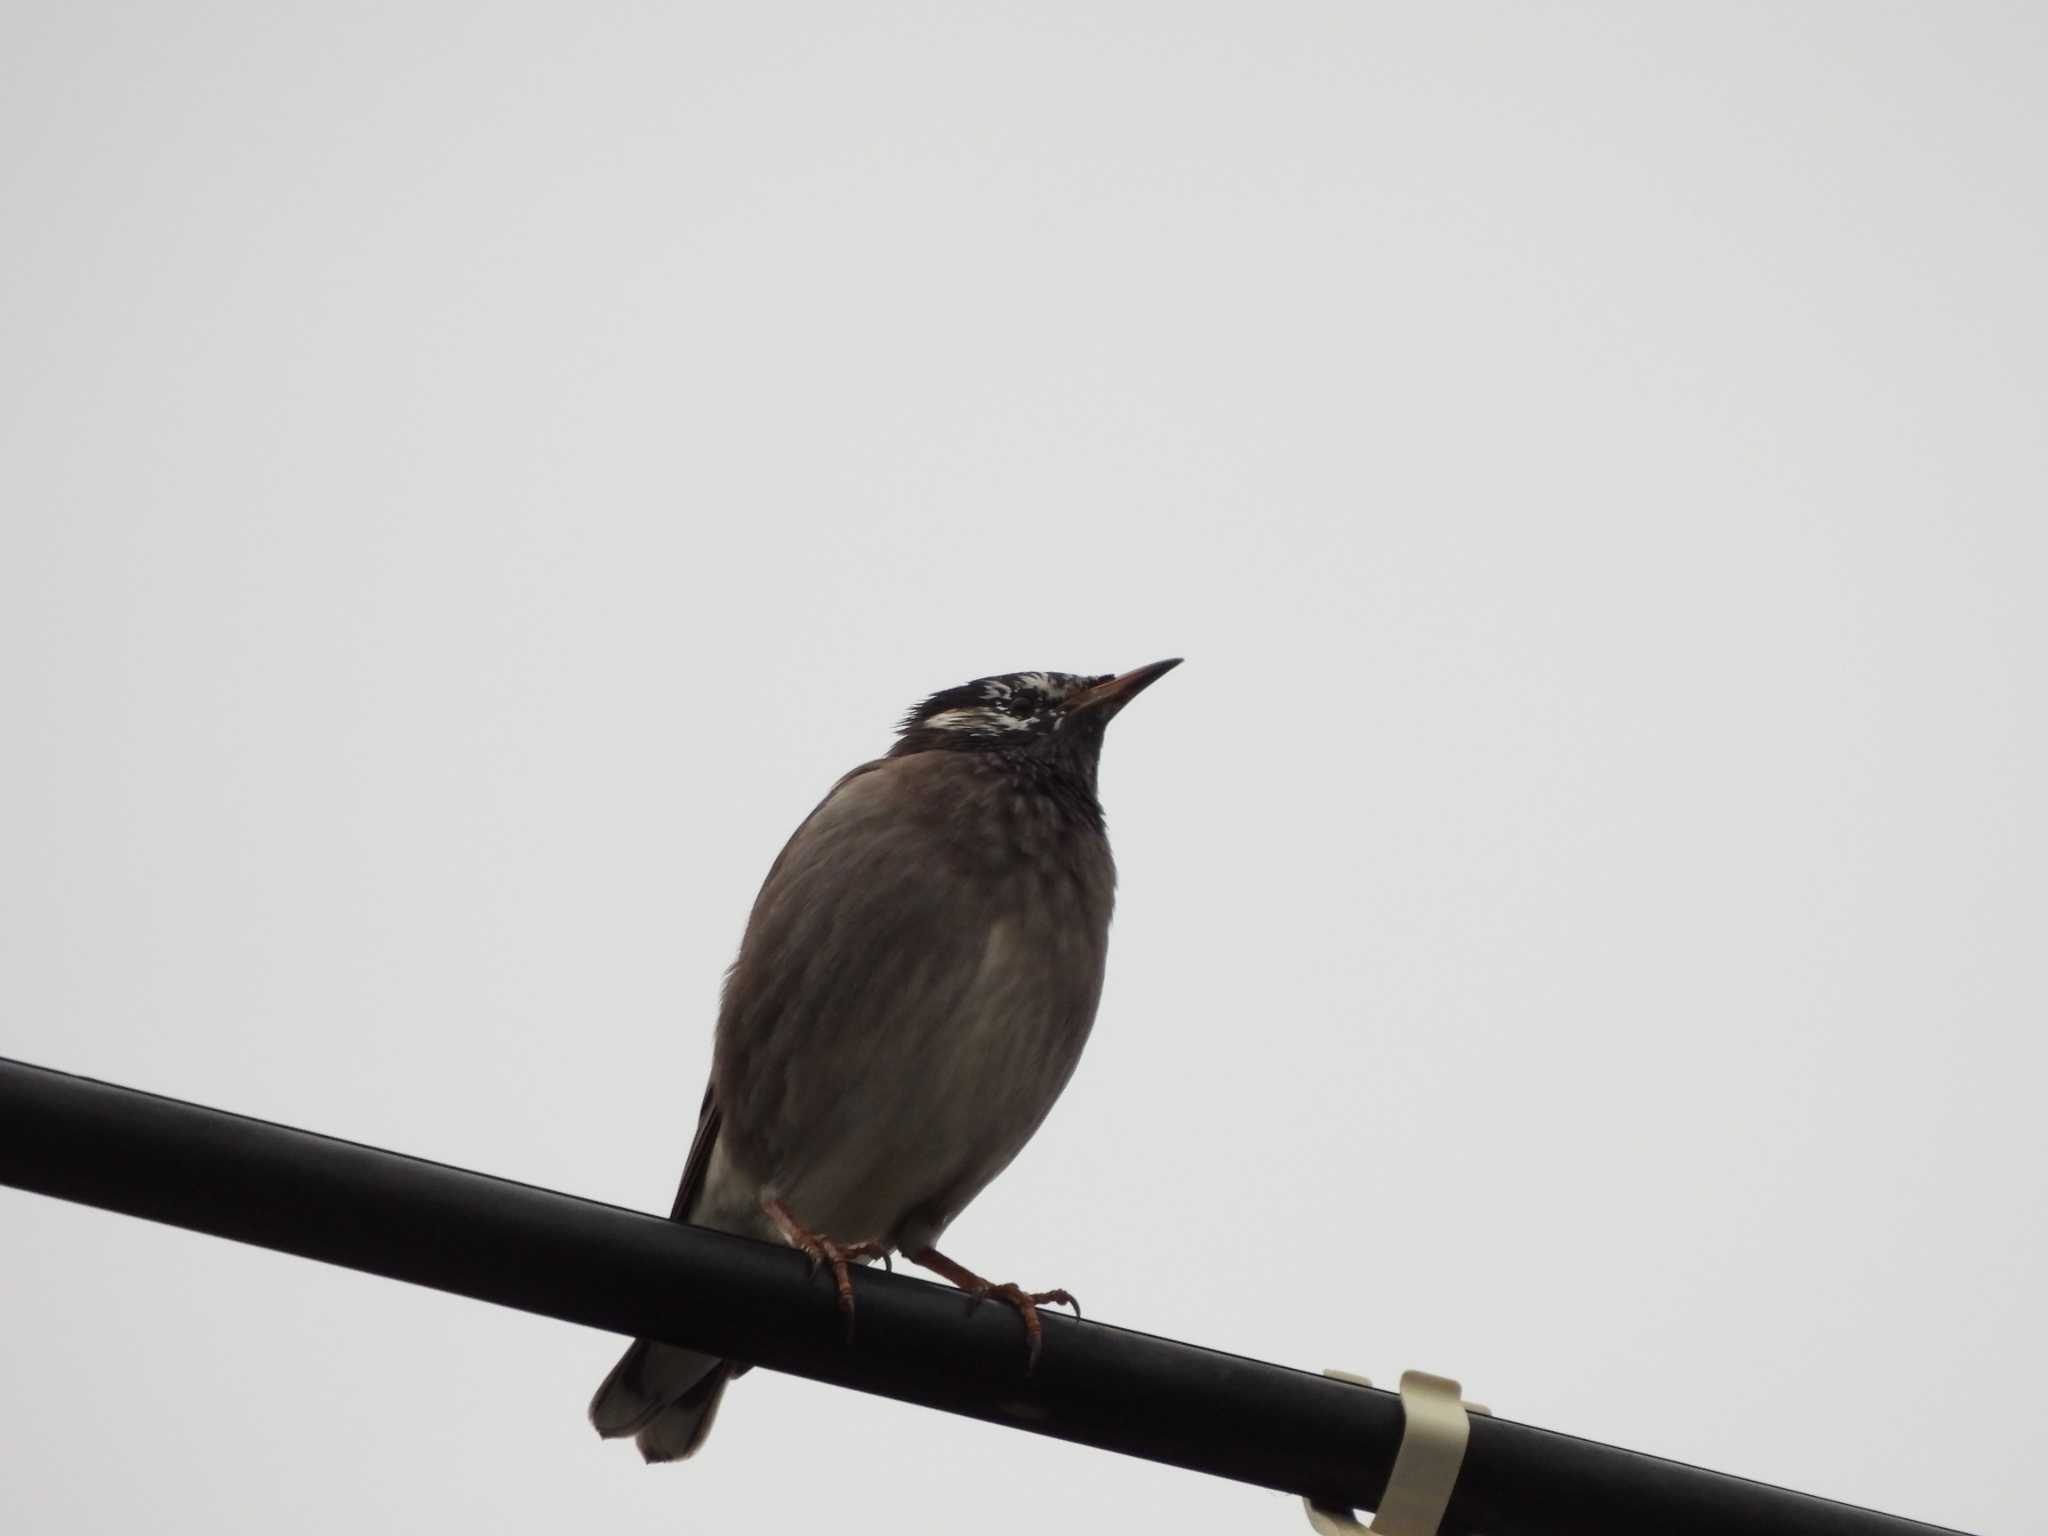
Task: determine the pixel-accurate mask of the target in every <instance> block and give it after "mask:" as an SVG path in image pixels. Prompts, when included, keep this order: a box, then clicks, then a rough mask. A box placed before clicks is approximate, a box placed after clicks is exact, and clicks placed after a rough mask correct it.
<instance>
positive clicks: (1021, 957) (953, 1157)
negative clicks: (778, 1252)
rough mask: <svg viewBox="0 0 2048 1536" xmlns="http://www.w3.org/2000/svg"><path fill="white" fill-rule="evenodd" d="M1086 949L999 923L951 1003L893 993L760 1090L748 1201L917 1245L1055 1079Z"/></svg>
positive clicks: (957, 1205)
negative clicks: (755, 1196) (764, 1101)
mask: <svg viewBox="0 0 2048 1536" xmlns="http://www.w3.org/2000/svg"><path fill="white" fill-rule="evenodd" d="M1082 937H1085V936H1082ZM1099 954H1100V950H1099V948H1094V949H1091V948H1090V947H1089V946H1087V945H1085V944H1083V943H1076V944H1073V945H1072V946H1071V947H1070V946H1069V945H1068V944H1067V943H1066V942H1064V941H1063V939H1062V936H1060V935H1057V934H1048V933H1044V932H1038V933H1032V932H1028V931H1026V930H1023V929H1021V928H1020V927H1018V926H1017V925H1012V924H1004V923H997V924H995V925H993V926H992V928H991V929H990V932H989V935H988V939H987V943H986V947H985V951H984V955H983V960H982V964H981V966H980V967H979V969H978V971H977V972H976V974H975V976H974V979H973V981H972V983H971V984H970V985H968V986H967V987H966V988H965V989H964V991H962V992H961V993H960V994H959V995H958V997H957V1001H950V1000H949V1002H948V1004H947V1005H946V1006H943V1007H932V1006H930V1005H929V1004H928V1003H926V1002H924V1001H921V1000H919V999H917V998H915V997H906V998H905V999H904V1001H903V1006H901V1007H900V1008H895V1009H883V1010H879V1011H877V1012H876V1013H875V1014H873V1015H872V1016H870V1017H869V1018H867V1019H865V1020H864V1021H863V1024H864V1027H863V1028H860V1029H859V1030H857V1031H848V1032H847V1033H845V1034H844V1035H842V1036H840V1037H839V1038H838V1039H836V1040H835V1042H834V1048H833V1049H831V1050H829V1051H820V1052H815V1053H812V1054H809V1055H807V1056H806V1057H804V1058H803V1059H802V1061H801V1062H800V1063H799V1064H797V1065H794V1066H792V1067H791V1068H790V1069H789V1070H788V1071H787V1073H786V1075H785V1076H784V1080H783V1082H782V1084H781V1085H780V1086H781V1092H780V1093H779V1094H777V1095H775V1096H774V1103H773V1106H772V1113H773V1116H774V1120H775V1124H774V1126H772V1127H770V1128H767V1134H766V1135H762V1134H758V1133H759V1132H760V1131H761V1130H762V1129H763V1128H761V1127H745V1128H741V1129H743V1130H744V1131H747V1132H754V1133H757V1134H751V1135H745V1136H743V1138H742V1141H743V1142H744V1143H748V1144H751V1145H754V1146H758V1147H761V1148H764V1149H765V1150H766V1151H767V1152H768V1154H769V1155H768V1156H767V1157H765V1158H756V1159H754V1161H755V1162H756V1164H757V1165H758V1166H757V1171H758V1173H759V1176H760V1178H759V1195H760V1197H761V1198H764V1199H765V1198H779V1199H781V1200H783V1201H785V1202H786V1203H787V1204H788V1206H789V1208H790V1209H791V1210H792V1211H793V1212H794V1213H795V1214H796V1216H797V1219H798V1220H799V1221H801V1222H803V1223H804V1224H805V1225H806V1226H809V1227H811V1228H812V1229H813V1230H815V1231H820V1232H825V1233H829V1234H830V1235H831V1236H833V1237H836V1238H839V1239H840V1240H842V1241H846V1242H855V1241H861V1240H864V1239H877V1240H880V1241H884V1242H889V1243H892V1244H901V1245H903V1246H905V1247H911V1248H914V1247H917V1246H921V1245H922V1244H924V1243H929V1242H931V1241H932V1240H933V1239H935V1238H936V1236H937V1234H938V1231H939V1230H941V1229H942V1228H943V1227H944V1225H945V1224H946V1222H947V1221H948V1220H950V1219H951V1218H952V1216H953V1215H955V1214H957V1212H958V1211H959V1210H960V1209H961V1208H962V1207H964V1206H965V1205H966V1204H967V1202H968V1201H969V1200H970V1199H972V1198H973V1197H974V1195H975V1194H976V1193H978V1192H979V1191H980V1190H981V1188H982V1187H983V1186H984V1185H986V1184H987V1183H988V1181H989V1180H991V1179H993V1178H994V1177H995V1176H996V1175H997V1174H998V1173H1000V1172H1001V1171H1002V1170H1003V1168H1004V1167H1006V1166H1007V1165H1008V1164H1009V1162H1010V1160H1011V1159H1012V1158H1013V1157H1015V1156H1016V1154H1017V1152H1018V1151H1019V1150H1020V1149H1021V1148H1022V1147H1023V1145H1024V1143H1025V1142H1026V1141H1027V1140H1028V1139H1029V1138H1030V1136H1031V1133H1032V1132H1033V1131H1035V1130H1036V1129H1037V1128H1038V1125H1039V1122H1040V1121H1042V1120H1043V1119H1044V1118H1045V1115H1046V1113H1047V1111H1049V1110H1050V1109H1051V1108H1052V1105H1053V1101H1054V1100H1055V1099H1057V1098H1058V1097H1059V1094H1060V1091H1061V1089H1062V1088H1064V1087H1065V1086H1066V1082H1067V1079H1068V1077H1069V1076H1070V1075H1071V1074H1072V1072H1073V1069H1074V1065H1075V1063H1076V1061H1077V1060H1078V1059H1079V1057H1080V1053H1081V1047H1082V1045H1083V1043H1084V1042H1085V1040H1086V1038H1087V1034H1088V1029H1089V1026H1090V1024H1091V1023H1092V1021H1093V1017H1094V1011H1095V999H1096V995H1097V993H1098V991H1099V988H1100V962H1099V959H1098V958H1096V957H1098V956H1099Z"/></svg>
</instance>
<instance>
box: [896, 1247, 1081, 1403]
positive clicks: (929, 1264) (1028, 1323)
mask: <svg viewBox="0 0 2048 1536" xmlns="http://www.w3.org/2000/svg"><path fill="white" fill-rule="evenodd" d="M910 1262H911V1263H913V1264H917V1265H920V1266H922V1267H923V1268H925V1269H928V1270H930V1271H931V1272H932V1273H933V1274H935V1275H944V1276H945V1277H946V1278H947V1279H948V1280H950V1281H952V1282H953V1284H955V1285H957V1286H959V1287H960V1289H961V1290H963V1291H965V1292H966V1293H967V1294H968V1295H970V1296H972V1297H974V1298H975V1299H976V1300H977V1301H979V1300H980V1299H981V1298H982V1297H984V1296H992V1297H994V1298H995V1299H996V1300H997V1301H1000V1302H1006V1303H1007V1304H1009V1305H1010V1306H1013V1307H1015V1308H1016V1309H1017V1315H1018V1316H1019V1317H1021V1318H1023V1319H1024V1342H1025V1346H1026V1349H1027V1350H1028V1353H1027V1355H1026V1356H1025V1360H1024V1374H1025V1375H1026V1376H1029V1375H1030V1374H1031V1373H1032V1372H1033V1371H1035V1370H1037V1369H1038V1352H1039V1351H1040V1350H1041V1349H1043V1348H1044V1347H1045V1328H1044V1326H1043V1325H1042V1324H1041V1323H1040V1322H1039V1321H1038V1309H1039V1308H1040V1307H1041V1306H1052V1305H1058V1306H1062V1307H1072V1308H1073V1309H1074V1316H1076V1317H1079V1316H1080V1315H1081V1304H1080V1303H1079V1302H1078V1301H1076V1300H1074V1297H1073V1293H1072V1292H1070V1291H1027V1290H1025V1289H1024V1288H1023V1287H1022V1286H1019V1285H1014V1284H1011V1283H1008V1282H1005V1283H1004V1284H1002V1285H992V1284H990V1283H989V1282H988V1281H986V1280H984V1279H982V1278H981V1276H979V1275H977V1274H976V1273H975V1272H974V1271H973V1270H971V1269H969V1268H968V1267H967V1266H966V1265H964V1264H956V1263H954V1262H953V1261H952V1260H951V1259H949V1258H947V1257H946V1256H945V1255H944V1254H943V1253H941V1252H939V1250H938V1249H936V1248H924V1249H920V1250H919V1251H918V1252H916V1253H913V1254H911V1255H910Z"/></svg>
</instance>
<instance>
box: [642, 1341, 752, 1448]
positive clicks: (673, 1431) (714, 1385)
mask: <svg viewBox="0 0 2048 1536" xmlns="http://www.w3.org/2000/svg"><path fill="white" fill-rule="evenodd" d="M732 1374H733V1368H732V1366H731V1365H729V1364H727V1363H726V1362H724V1361H720V1362H719V1363H718V1364H717V1365H716V1366H714V1367H713V1368H712V1371H711V1374H710V1375H709V1376H706V1377H705V1378H704V1379H703V1380H702V1381H700V1382H698V1383H697V1385H695V1386H694V1387H692V1388H690V1390H689V1391H687V1392H685V1393H684V1394H683V1395H682V1396H681V1397H679V1398H677V1399H676V1400H675V1401H674V1402H672V1403H670V1404H669V1405H668V1407H666V1408H664V1409H663V1410H662V1411H661V1412H660V1413H659V1414H657V1415H656V1416H655V1418H654V1420H653V1422H652V1423H650V1424H649V1425H648V1426H647V1427H646V1428H645V1429H643V1430H641V1431H640V1433H639V1434H638V1435H637V1436H636V1437H635V1438H634V1441H633V1443H634V1444H635V1445H637V1446H639V1447H640V1456H641V1459H642V1460H643V1461H650V1462H651V1461H684V1460H687V1459H688V1458H690V1457H691V1456H694V1455H696V1454H697V1447H698V1446H700V1445H702V1444H703V1443H704V1437H705V1436H706V1435H708V1434H710V1433H711V1425H712V1423H713V1422H714V1421H715V1420H716V1419H717V1418H718V1404H719V1401H720V1400H721V1399H722V1398H723V1397H724V1396H725V1384H726V1383H727V1382H728V1381H730V1380H731V1379H732Z"/></svg>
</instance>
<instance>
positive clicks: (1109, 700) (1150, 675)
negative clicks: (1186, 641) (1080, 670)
mask: <svg viewBox="0 0 2048 1536" xmlns="http://www.w3.org/2000/svg"><path fill="white" fill-rule="evenodd" d="M1180 663H1181V658H1180V657H1178V656H1174V657H1171V658H1170V659H1168V660H1166V661H1155V662H1153V663H1152V665H1150V666H1149V667H1135V668H1133V669H1132V670H1131V671H1129V672H1126V673H1124V674H1123V675H1122V676H1120V677H1112V678H1110V679H1109V680H1108V681H1107V682H1101V683H1097V684H1096V685H1095V686H1094V687H1093V688H1083V689H1082V690H1081V691H1080V692H1079V693H1077V694H1075V695H1074V696H1073V697H1072V698H1070V699H1068V700H1067V713H1068V714H1070V715H1074V714H1080V713H1082V712H1083V711H1088V712H1091V713H1094V714H1098V715H1100V716H1101V717H1102V719H1103V720H1104V721H1107V720H1109V718H1110V717H1111V716H1113V715H1114V714H1115V713H1116V712H1117V711H1118V710H1120V709H1122V708H1123V707H1124V706H1125V705H1126V704H1128V703H1130V702H1131V700H1133V699H1135V698H1136V697H1137V696H1138V695H1139V694H1141V693H1143V692H1144V691H1145V690H1146V689H1147V688H1149V687H1151V686H1152V685H1153V684H1154V683H1156V682H1158V681H1159V679H1160V678H1162V677H1164V676H1166V674H1167V673H1169V672H1171V671H1172V670H1173V669H1174V668H1175V667H1177V666H1179V665H1180Z"/></svg>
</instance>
